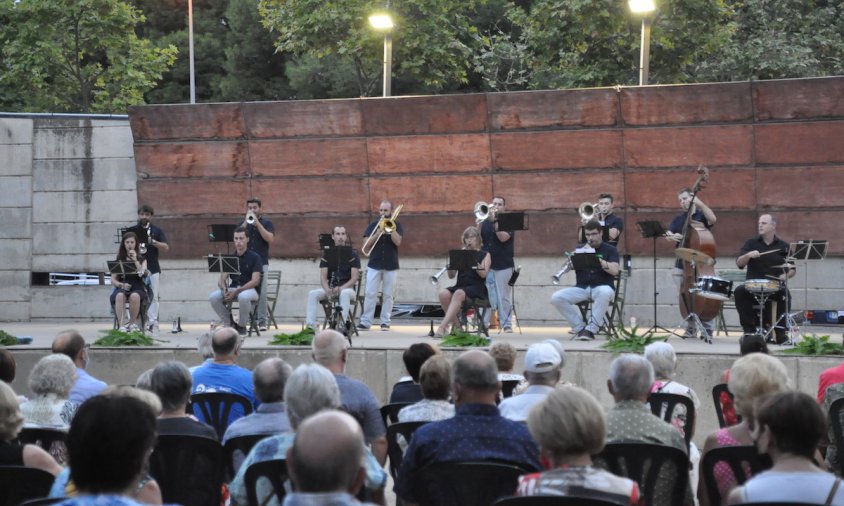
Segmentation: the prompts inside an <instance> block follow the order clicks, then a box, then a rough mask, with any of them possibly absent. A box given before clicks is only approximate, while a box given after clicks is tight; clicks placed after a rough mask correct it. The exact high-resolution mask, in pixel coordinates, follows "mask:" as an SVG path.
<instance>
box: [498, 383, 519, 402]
mask: <svg viewBox="0 0 844 506" xmlns="http://www.w3.org/2000/svg"><path fill="white" fill-rule="evenodd" d="M517 386H519V380H504V381H502V382H501V395H503V396H504V398H505V399H506V398H507V397H512V396H513V390H515V389H516V387H517Z"/></svg>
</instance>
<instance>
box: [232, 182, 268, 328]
mask: <svg viewBox="0 0 844 506" xmlns="http://www.w3.org/2000/svg"><path fill="white" fill-rule="evenodd" d="M250 215H251V216H252V217H253V218H254V221H253V222H252V224H249V223H248V222H249V221H250V219H249V216H250ZM238 226H245V227H246V234H247V236H248V237H249V250H250V251H254V252H255V253H257V254H258V256H259V257H261V288H260V292H259V293H260V298H259V300H258V330H261V331H264V330H267V271H269V270H270V244H272V243H273V241H275V228H274V227H273V222H271V221H270V220H268V219H266V218H264V216H263V215H262V214H261V199H259V198H257V197H250V198H249V199H248V200H247V201H246V216H245V217H244V219H243V221H241V222H240V223H239V224H238Z"/></svg>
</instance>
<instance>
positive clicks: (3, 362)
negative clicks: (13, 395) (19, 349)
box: [0, 348, 27, 403]
mask: <svg viewBox="0 0 844 506" xmlns="http://www.w3.org/2000/svg"><path fill="white" fill-rule="evenodd" d="M16 372H17V362H15V356H14V355H12V352H11V351H9V350H7V349H6V348H0V381H2V382H4V383H6V384H7V385H9V386H11V385H12V382H13V381H15V375H16ZM18 401H19V402H21V403H23V402H26V401H27V399H26V397H25V396H23V395H18Z"/></svg>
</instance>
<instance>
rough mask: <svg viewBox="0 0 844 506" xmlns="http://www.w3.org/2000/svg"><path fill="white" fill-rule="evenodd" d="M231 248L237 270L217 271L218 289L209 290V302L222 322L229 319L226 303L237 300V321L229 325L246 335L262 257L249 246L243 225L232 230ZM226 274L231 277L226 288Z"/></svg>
mask: <svg viewBox="0 0 844 506" xmlns="http://www.w3.org/2000/svg"><path fill="white" fill-rule="evenodd" d="M234 250H235V253H236V254H237V258H238V262H239V265H240V273H238V274H225V273H223V274H220V279H219V280H218V281H217V287H218V290H215V291H213V292H211V295H209V296H208V301H209V302H210V303H211V307H212V308H213V309H214V312H215V313H217V316H219V317H220V321H221V322H223V323H224V324H225V323H226V322H229V321H230V319H231V313H230V312H229V309H228V305H229V304H231V303H232V301H234V300H235V299H237V304H238V307H239V309H240V314H239V315H238V321H237V323H235V322H234V321H231V325H232V327H234V328H235V329H236V330H237V333H238V334H240V335H242V336H245V335H246V324H247V323H248V322H249V315H250V314H251V313H252V303H253V302H255V301H257V300H258V290H259V289H260V287H261V257H260V256H258V254H257V253H255V252H254V251H252V250H250V249H249V236H248V235H247V232H246V227H244V226H240V227H237V228H236V229H234ZM227 277H228V278H230V279H231V284H230V285H229V286H228V287H227V286H226V280H227V279H226V278H227Z"/></svg>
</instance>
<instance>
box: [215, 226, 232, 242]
mask: <svg viewBox="0 0 844 506" xmlns="http://www.w3.org/2000/svg"><path fill="white" fill-rule="evenodd" d="M235 228H237V227H236V226H235V225H230V224H216V225H208V240H209V241H210V242H232V238H233V237H234V229H235Z"/></svg>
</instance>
